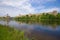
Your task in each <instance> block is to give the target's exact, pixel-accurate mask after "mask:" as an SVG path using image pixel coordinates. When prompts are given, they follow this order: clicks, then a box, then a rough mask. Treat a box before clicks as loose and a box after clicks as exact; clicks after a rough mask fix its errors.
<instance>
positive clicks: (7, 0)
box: [0, 0, 58, 16]
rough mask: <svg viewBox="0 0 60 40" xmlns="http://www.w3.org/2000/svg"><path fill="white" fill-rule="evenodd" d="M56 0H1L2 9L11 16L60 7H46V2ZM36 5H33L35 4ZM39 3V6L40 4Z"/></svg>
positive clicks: (0, 6)
mask: <svg viewBox="0 0 60 40" xmlns="http://www.w3.org/2000/svg"><path fill="white" fill-rule="evenodd" d="M54 1H56V0H0V11H1V12H2V13H8V14H9V15H11V16H16V15H18V14H28V13H37V12H44V11H50V10H54V9H56V10H57V9H58V8H47V9H46V8H45V5H43V4H45V3H47V2H54ZM32 4H33V5H36V7H35V6H33V5H32ZM38 5H39V6H38Z"/></svg>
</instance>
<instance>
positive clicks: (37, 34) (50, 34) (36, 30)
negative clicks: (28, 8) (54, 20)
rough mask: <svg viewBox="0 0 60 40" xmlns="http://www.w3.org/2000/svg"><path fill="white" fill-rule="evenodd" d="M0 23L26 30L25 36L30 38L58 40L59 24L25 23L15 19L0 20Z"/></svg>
mask: <svg viewBox="0 0 60 40" xmlns="http://www.w3.org/2000/svg"><path fill="white" fill-rule="evenodd" d="M0 24H2V25H8V26H11V27H14V28H16V29H18V30H23V31H25V32H26V34H25V35H26V36H27V37H29V38H30V39H32V40H60V25H56V24H54V25H43V24H41V23H30V22H29V23H25V22H17V21H0Z"/></svg>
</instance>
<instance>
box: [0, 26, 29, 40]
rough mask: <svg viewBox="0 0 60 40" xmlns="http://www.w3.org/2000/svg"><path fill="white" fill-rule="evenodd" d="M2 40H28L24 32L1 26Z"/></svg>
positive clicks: (0, 37)
mask: <svg viewBox="0 0 60 40" xmlns="http://www.w3.org/2000/svg"><path fill="white" fill-rule="evenodd" d="M0 40H28V38H26V37H25V36H24V32H23V31H19V30H17V29H14V28H10V27H8V26H3V25H0Z"/></svg>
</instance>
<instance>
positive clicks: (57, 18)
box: [16, 13, 60, 23]
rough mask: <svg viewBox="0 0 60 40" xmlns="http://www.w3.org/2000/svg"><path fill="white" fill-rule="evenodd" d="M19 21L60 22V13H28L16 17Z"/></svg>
mask: <svg viewBox="0 0 60 40" xmlns="http://www.w3.org/2000/svg"><path fill="white" fill-rule="evenodd" d="M16 19H17V21H33V22H36V21H38V22H44V23H55V22H56V23H60V13H58V14H57V15H54V14H49V13H43V14H42V15H37V16H36V15H31V16H29V15H26V16H22V17H18V18H16Z"/></svg>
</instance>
